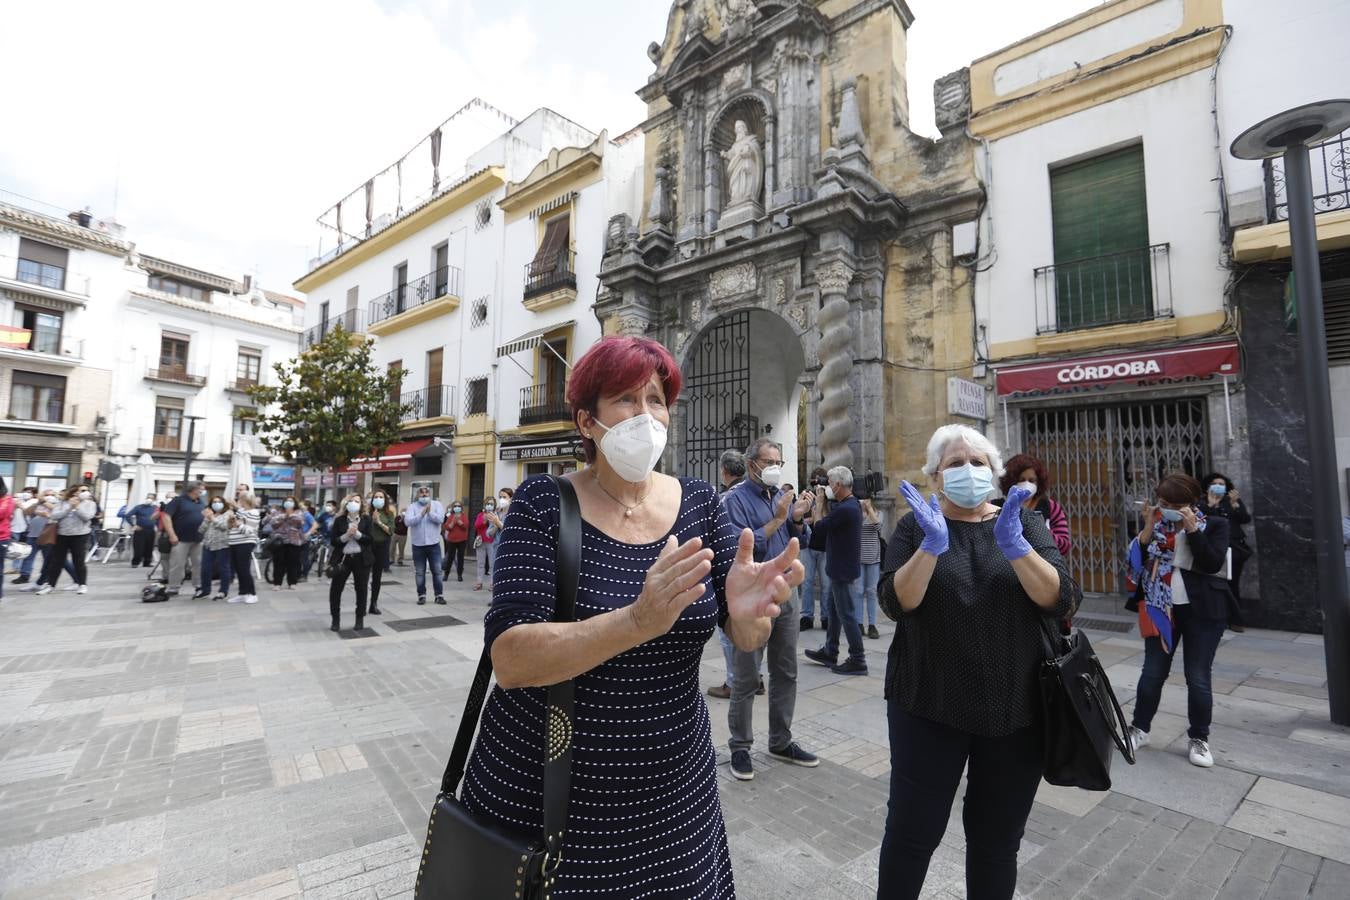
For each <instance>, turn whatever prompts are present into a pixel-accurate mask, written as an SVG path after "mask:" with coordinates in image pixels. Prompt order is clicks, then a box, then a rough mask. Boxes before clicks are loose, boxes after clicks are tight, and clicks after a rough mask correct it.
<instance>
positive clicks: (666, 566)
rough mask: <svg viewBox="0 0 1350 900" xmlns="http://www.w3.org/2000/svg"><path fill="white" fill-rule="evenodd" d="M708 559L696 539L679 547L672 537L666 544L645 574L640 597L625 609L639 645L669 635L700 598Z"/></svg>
mask: <svg viewBox="0 0 1350 900" xmlns="http://www.w3.org/2000/svg"><path fill="white" fill-rule="evenodd" d="M712 559H713V552H712V551H711V550H705V549H704V548H703V541H702V540H700V539H699V538H690V539H689V540H687V541H685V542H684V543H683V544H681V543H679V542H678V541H676V539H675V535H673V534H672V535H671V536H670V537H669V538H668V539H667V540H666V545H665V547H663V548H661V555H660V556H658V557H657V558H656V562H655V563H653V564H652V567H651V568H650V569H648V570H647V579H646V581H644V582H643V584H642V593H640V594H638V598H637V600H635V601H633V605H632V606H629V607H627V609H628V614H629V616H631V617H632V620H633V625H634V627H636V628H637V630H638V633H639V634H640V635H642V640H643V643H646V642H647V641H650V640H654V639H656V638H658V637H660V636H661V635H663V634H665V633H666V632H668V631H670V629H671V626H673V625H674V624H675V620H676V619H678V618H679V617H680V614H681V613H683V612H684V611H685V609H687V608H688V607H689V605H690V604H691V603H693V602H694V601H696V600H698V598H700V597H702V596H703V592H704V584H703V579H705V578H707V577H708V573H709V572H711V571H712Z"/></svg>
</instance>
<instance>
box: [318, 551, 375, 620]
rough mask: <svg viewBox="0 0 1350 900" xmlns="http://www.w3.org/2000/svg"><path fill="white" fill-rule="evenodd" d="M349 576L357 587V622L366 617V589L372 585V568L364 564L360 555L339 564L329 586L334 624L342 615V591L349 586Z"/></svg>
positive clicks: (330, 610)
mask: <svg viewBox="0 0 1350 900" xmlns="http://www.w3.org/2000/svg"><path fill="white" fill-rule="evenodd" d="M348 576H351V579H352V583H353V584H354V585H355V587H356V620H357V621H358V622H359V621H361V620H362V619H364V618H365V617H366V587H367V586H368V585H369V584H370V567H369V566H367V565H364V564H362V562H361V557H360V556H359V555H358V556H356V557H355V558H353V557H350V556H347V557H343V559H342V562H340V563H338V566H337V572H336V573H335V574H334V575H333V580H332V582H330V583H329V585H328V611H329V612H330V613H332V615H333V621H334V622H336V621H338V619H339V618H341V615H342V589H343V588H345V587H346V586H347V577H348Z"/></svg>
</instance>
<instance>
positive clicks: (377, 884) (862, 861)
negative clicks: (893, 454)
mask: <svg viewBox="0 0 1350 900" xmlns="http://www.w3.org/2000/svg"><path fill="white" fill-rule="evenodd" d="M142 572H144V570H139V571H137V572H132V571H130V570H128V569H126V568H124V567H122V566H112V565H109V566H107V567H104V566H95V567H94V568H93V569H92V573H91V577H90V581H91V587H90V591H89V593H88V595H86V596H76V595H74V594H70V593H64V592H59V591H58V592H56V593H53V594H50V595H47V596H44V597H34V596H33V595H32V594H23V593H19V592H18V590H17V588H15V587H14V586H12V585H8V584H7V585H6V595H5V598H4V600H3V602H2V603H0V895H2V896H3V897H4V898H7V900H18V898H36V897H60V898H67V897H100V898H139V897H155V898H160V900H173V898H184V897H220V898H226V897H228V898H241V897H254V898H285V897H300V896H303V897H315V898H318V897H363V898H370V897H375V898H386V897H408V896H411V890H412V885H413V877H414V873H415V871H416V867H417V858H418V855H419V852H420V851H419V848H420V845H421V841H422V837H423V833H424V829H425V826H426V818H427V811H428V808H429V806H430V803H431V801H432V799H433V796H434V794H435V789H436V784H437V783H438V782H439V778H440V774H441V770H442V768H443V766H444V764H445V758H446V756H447V754H448V752H449V746H450V742H451V740H452V738H453V736H454V730H455V727H456V724H457V722H458V717H459V714H460V712H461V711H462V709H463V703H464V697H465V692H466V689H467V686H468V683H469V680H470V677H471V675H472V673H473V670H474V666H475V663H476V661H477V659H478V655H479V652H480V650H481V646H482V629H481V628H480V627H479V625H478V623H479V622H480V621H481V619H482V615H483V612H484V610H485V609H486V606H487V600H488V594H487V593H486V592H483V593H474V592H472V591H469V590H467V589H465V587H466V586H465V585H459V584H456V585H454V589H452V590H450V591H449V592H448V596H449V599H450V604H449V606H448V607H445V606H436V605H428V606H424V607H418V606H416V605H415V604H414V602H413V600H414V594H413V590H412V572H411V569H410V568H406V567H405V568H399V567H396V568H395V569H394V573H393V575H392V576H391V577H392V578H393V580H394V582H395V583H394V584H393V585H390V586H388V587H387V588H386V590H385V594H384V598H383V599H382V602H381V606H382V608H383V609H384V610H385V615H384V616H382V617H370V618H369V619H368V620H367V622H368V623H369V624H372V625H373V628H372V631H371V633H370V635H369V636H365V637H354V636H352V634H351V633H350V632H344V634H343V635H342V637H339V636H337V635H334V634H332V633H331V632H329V630H328V608H327V595H326V590H325V587H326V586H325V585H321V584H319V583H317V582H314V583H311V584H308V585H301V586H300V588H299V589H298V590H297V591H294V592H280V593H274V592H272V591H271V590H268V589H267V588H266V587H265V586H264V589H263V592H262V595H261V596H262V601H261V602H260V603H258V604H257V605H255V606H246V605H242V604H240V605H230V604H226V603H224V602H219V603H216V602H212V601H209V600H197V601H193V600H189V599H186V597H181V598H178V599H175V600H173V601H171V602H169V603H164V604H157V605H143V604H142V603H140V601H139V589H140V587H141V585H142V584H143V583H144V576H143V574H141V573H142ZM466 585H467V583H466ZM351 610H352V601H351V600H350V599H349V600H348V605H347V610H346V613H345V615H344V619H343V624H344V627H346V628H350V627H351V624H352V611H351ZM446 617H453V619H454V620H456V621H451V620H448V619H447V618H446ZM1089 624H1090V625H1093V626H1096V627H1095V628H1094V630H1091V631H1090V634H1091V635H1092V638H1093V641H1094V644H1095V646H1096V648H1097V650H1098V653H1099V655H1100V656H1101V657H1102V660H1103V663H1104V664H1105V665H1107V666H1109V671H1110V674H1111V677H1112V680H1113V681H1114V683H1115V684H1116V687H1117V691H1118V692H1119V695H1120V698H1121V700H1122V702H1127V703H1128V702H1129V701H1130V700H1131V699H1132V697H1133V690H1134V683H1135V679H1136V678H1137V676H1138V672H1139V666H1140V662H1141V659H1142V654H1141V645H1140V643H1139V641H1138V639H1137V637H1134V636H1132V635H1130V634H1128V633H1124V632H1118V631H1112V630H1110V628H1111V627H1112V626H1117V625H1124V624H1125V621H1123V620H1120V621H1116V620H1113V619H1112V617H1111V615H1110V610H1109V609H1107V608H1105V607H1103V608H1100V609H1096V610H1094V611H1093V613H1092V616H1091V618H1090V619H1089ZM420 626H430V627H420ZM880 627H881V630H882V640H879V641H869V642H868V647H869V650H870V651H871V652H870V653H869V654H868V663H869V665H870V666H871V669H872V675H871V677H868V678H849V677H843V676H836V675H833V674H831V673H830V672H829V671H828V670H825V669H823V668H820V667H818V666H814V665H811V664H809V663H806V662H805V661H803V663H802V666H801V669H800V679H799V680H800V694H799V698H798V703H797V721H796V728H795V733H796V735H795V736H796V737H797V739H798V740H799V741H800V742H801V743H802V744H803V745H804V746H806V747H807V748H808V749H812V750H815V751H817V752H819V753H820V755H821V756H822V758H823V760H824V761H823V762H822V764H821V767H820V768H819V769H816V770H804V769H797V768H792V767H787V766H782V765H779V764H777V763H776V762H774V761H773V760H772V759H770V758H769V757H768V756H767V754H766V753H764V750H765V747H764V743H763V741H764V737H765V735H766V733H767V704H766V703H765V702H764V700H763V699H760V700H759V701H758V702H757V703H756V708H755V715H756V722H757V729H756V735H757V738H758V743H757V744H756V751H757V752H756V753H755V766H756V778H755V780H754V781H753V782H749V783H741V782H737V781H734V780H733V779H732V778H731V777H730V773H729V771H728V769H727V766H726V762H727V753H726V749H725V748H726V743H725V742H726V736H727V730H726V703H725V701H717V700H709V701H708V702H709V703H710V704H711V705H712V720H713V723H714V729H715V731H714V739H715V741H716V742H717V744H718V748H719V758H720V760H721V762H722V766H721V767H720V772H719V774H720V777H721V788H722V801H723V807H724V809H725V811H726V818H727V826H728V830H729V832H730V835H731V849H732V855H733V857H734V863H735V871H736V883H737V888H738V896H740V897H743V898H810V900H834V898H837V900H858V898H865V897H872V896H875V885H876V862H877V854H878V852H879V844H880V841H881V834H882V827H883V823H884V821H885V815H886V795H887V772H888V759H889V754H888V751H887V742H886V718H885V706H884V703H883V700H882V697H881V693H882V681H883V679H882V674H883V673H884V671H885V653H886V648H887V647H888V645H889V642H890V636H891V631H892V629H891V628H890V627H889V623H886V622H883V623H881V624H880ZM819 639H820V635H819V632H806V633H804V635H803V638H802V641H803V645H804V646H814V645H815V644H816V643H817V642H818V641H819ZM721 669H722V656H721V653H720V648H719V646H718V645H717V642H716V641H712V642H710V643H709V645H708V647H707V651H706V653H705V655H704V666H703V682H704V686H710V685H713V684H718V683H720V682H721V681H722V675H723V673H722V671H721ZM1177 669H1180V666H1177ZM1214 675H1215V682H1216V683H1215V689H1216V692H1217V696H1216V698H1215V700H1216V708H1215V726H1214V733H1213V745H1214V752H1215V758H1216V765H1215V767H1214V768H1213V769H1211V770H1208V771H1204V770H1200V769H1196V768H1194V767H1192V766H1191V765H1190V764H1189V763H1188V762H1187V761H1186V758H1185V755H1184V754H1185V691H1184V689H1183V688H1182V687H1181V686H1180V678H1179V675H1177V676H1174V677H1173V679H1172V684H1173V685H1175V686H1169V688H1168V689H1167V691H1166V693H1165V695H1164V699H1163V707H1162V712H1161V713H1160V714H1159V716H1158V720H1157V722H1156V723H1155V725H1154V731H1153V746H1152V747H1150V748H1148V749H1147V750H1144V751H1143V752H1142V753H1141V758H1140V762H1139V764H1138V765H1137V766H1135V767H1133V768H1130V767H1127V766H1125V765H1124V764H1123V763H1118V765H1117V766H1116V769H1115V772H1114V773H1113V774H1114V775H1115V777H1116V789H1115V790H1114V791H1113V792H1111V793H1106V794H1098V793H1088V792H1084V791H1077V790H1065V789H1058V788H1051V787H1049V786H1045V787H1043V789H1042V791H1041V794H1040V796H1039V798H1038V801H1037V803H1036V806H1035V809H1034V811H1033V813H1032V816H1031V820H1030V822H1029V823H1028V831H1027V835H1026V839H1025V842H1024V844H1023V858H1024V859H1023V866H1022V869H1021V874H1020V878H1019V889H1020V890H1019V893H1020V894H1021V895H1024V896H1028V897H1033V898H1070V897H1091V898H1121V897H1144V898H1155V897H1183V898H1187V900H1203V898H1211V897H1223V898H1261V897H1269V898H1302V897H1316V898H1333V897H1334V898H1345V897H1347V896H1350V836H1347V835H1350V730H1347V729H1343V728H1338V727H1335V726H1332V725H1330V724H1329V723H1328V719H1327V703H1326V688H1325V670H1324V665H1323V660H1322V647H1321V641H1320V639H1319V638H1317V637H1314V636H1298V635H1293V634H1285V633H1276V632H1257V631H1250V632H1248V633H1246V634H1243V635H1229V636H1228V638H1227V639H1226V640H1225V642H1224V645H1223V647H1222V648H1221V649H1220V651H1219V655H1218V660H1217V662H1216V665H1215V672H1214ZM953 812H954V816H953V820H952V823H951V825H950V827H949V829H948V833H947V836H946V839H945V840H944V843H943V846H942V848H941V850H940V851H939V853H938V855H937V856H936V857H935V858H934V860H933V865H932V868H931V870H930V872H929V878H928V886H927V888H926V891H925V893H926V895H927V896H931V897H940V898H951V897H962V896H964V888H963V873H962V837H961V827H960V804H959V802H958V803H957V804H956V807H955V809H954V811H953Z"/></svg>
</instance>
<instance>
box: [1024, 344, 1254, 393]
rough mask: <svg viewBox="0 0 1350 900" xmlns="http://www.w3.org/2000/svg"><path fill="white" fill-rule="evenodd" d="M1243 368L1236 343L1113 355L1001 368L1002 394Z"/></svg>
mask: <svg viewBox="0 0 1350 900" xmlns="http://www.w3.org/2000/svg"><path fill="white" fill-rule="evenodd" d="M1240 368H1241V362H1240V356H1239V353H1238V345H1237V343H1236V342H1234V341H1225V342H1224V343H1221V344H1198V345H1195V346H1192V347H1176V348H1174V349H1171V350H1157V351H1154V352H1144V353H1114V354H1111V355H1110V356H1094V357H1088V358H1086V359H1061V360H1056V361H1054V362H1043V363H1032V364H1030V365H1023V366H1007V367H1006V368H1000V369H998V395H999V396H1000V397H1006V396H1008V395H1010V394H1043V393H1058V392H1062V391H1070V390H1073V389H1074V388H1083V387H1102V386H1105V385H1109V384H1155V383H1157V382H1160V381H1172V380H1175V379H1179V378H1207V377H1209V376H1212V375H1237V374H1238V372H1239V371H1240Z"/></svg>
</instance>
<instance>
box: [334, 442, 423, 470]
mask: <svg viewBox="0 0 1350 900" xmlns="http://www.w3.org/2000/svg"><path fill="white" fill-rule="evenodd" d="M429 446H431V438H418V439H417V440H415V441H399V442H398V443H397V444H390V445H389V447H388V449H386V450H385V451H384V453H383V454H382V455H380V456H375V457H366V458H363V459H354V460H352V464H351V465H350V466H348V467H347V468H345V469H341V470H340V471H343V472H399V471H402V470H404V469H411V468H412V458H413V454H414V453H416V452H417V451H419V450H425V449H426V448H427V447H429Z"/></svg>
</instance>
